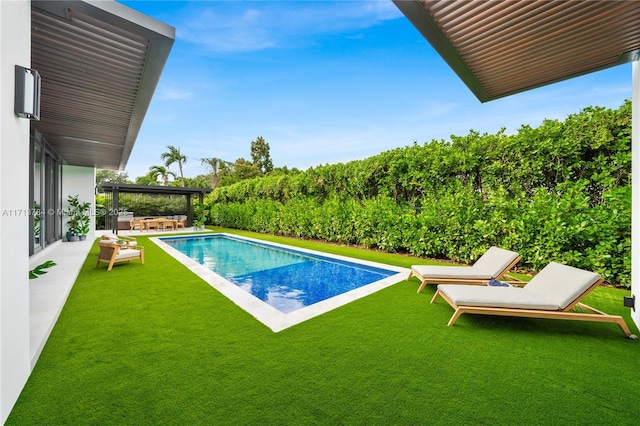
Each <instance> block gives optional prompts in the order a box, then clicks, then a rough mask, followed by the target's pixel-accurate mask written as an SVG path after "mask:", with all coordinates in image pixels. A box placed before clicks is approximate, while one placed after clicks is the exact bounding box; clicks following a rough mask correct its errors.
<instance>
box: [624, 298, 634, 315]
mask: <svg viewBox="0 0 640 426" xmlns="http://www.w3.org/2000/svg"><path fill="white" fill-rule="evenodd" d="M624 306H625V307H627V308H633V312H635V311H636V296H632V297H625V298H624Z"/></svg>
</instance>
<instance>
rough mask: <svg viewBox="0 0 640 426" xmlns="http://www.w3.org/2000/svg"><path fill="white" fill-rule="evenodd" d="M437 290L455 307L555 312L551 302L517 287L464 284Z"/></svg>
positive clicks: (555, 305) (443, 286) (554, 304)
mask: <svg viewBox="0 0 640 426" xmlns="http://www.w3.org/2000/svg"><path fill="white" fill-rule="evenodd" d="M438 290H439V291H440V292H441V293H442V294H444V295H445V296H446V297H447V298H448V299H449V300H451V301H452V302H453V303H454V304H455V305H456V306H483V307H489V308H515V309H543V310H548V311H557V310H558V309H559V306H558V305H557V304H556V303H553V301H550V300H549V299H546V298H544V297H542V296H539V295H537V294H535V293H531V292H528V291H526V290H525V289H524V288H518V287H489V286H487V287H484V286H478V285H466V284H440V285H439V286H438Z"/></svg>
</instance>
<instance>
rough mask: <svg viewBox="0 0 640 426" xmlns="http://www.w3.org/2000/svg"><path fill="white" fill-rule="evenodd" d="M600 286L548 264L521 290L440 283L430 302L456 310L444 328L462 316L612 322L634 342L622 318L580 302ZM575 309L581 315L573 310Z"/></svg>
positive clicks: (594, 278) (587, 275)
mask: <svg viewBox="0 0 640 426" xmlns="http://www.w3.org/2000/svg"><path fill="white" fill-rule="evenodd" d="M601 283H602V278H600V275H598V274H596V273H594V272H590V271H585V270H583V269H578V268H574V267H572V266H567V265H562V264H560V263H555V262H551V263H549V264H548V265H547V266H545V267H544V268H543V269H542V270H541V271H540V272H539V273H538V274H537V275H536V276H535V277H533V278H532V279H531V281H529V283H527V285H525V286H524V287H494V286H477V285H464V284H441V285H439V286H438V290H437V291H436V294H435V295H434V296H433V299H431V303H434V302H435V301H436V299H437V298H438V297H442V298H443V299H444V300H446V301H447V303H449V305H451V307H453V308H454V309H455V312H454V313H453V316H452V317H451V319H450V320H449V323H448V324H447V325H453V324H454V323H455V322H456V320H457V319H458V318H459V317H460V315H462V314H464V313H469V314H482V315H502V316H514V317H530V318H551V319H565V320H576V321H595V322H612V323H616V324H618V325H619V326H620V328H621V329H622V331H623V332H624V334H625V335H626V336H627V337H629V338H632V339H635V338H636V336H635V335H633V334H631V332H630V331H629V327H627V324H626V323H625V322H624V319H623V318H622V317H621V316H618V315H609V314H606V313H604V312H601V311H599V310H597V309H594V308H592V307H590V306H587V305H585V304H584V303H581V302H580V300H582V298H584V297H585V296H586V295H587V294H588V293H589V292H590V291H591V290H593V289H594V288H595V287H597V286H598V285H600V284H601ZM576 307H579V308H581V310H582V312H577V311H575V310H574V309H575V308H576ZM584 311H589V312H590V313H586V312H584Z"/></svg>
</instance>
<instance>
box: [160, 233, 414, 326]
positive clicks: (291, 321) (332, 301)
mask: <svg viewBox="0 0 640 426" xmlns="http://www.w3.org/2000/svg"><path fill="white" fill-rule="evenodd" d="M205 235H207V236H210V235H224V236H227V237H232V238H238V239H244V240H247V241H251V242H257V243H261V244H267V245H273V246H276V247H280V248H285V249H288V250H297V251H300V252H303V253H308V254H312V255H316V256H324V257H328V258H331V259H336V260H342V261H347V262H352V263H357V264H361V265H367V266H372V267H376V268H382V269H387V270H391V271H396V272H397V274H394V275H391V276H389V277H387V278H384V279H382V280H379V281H376V282H373V283H371V284H367V285H364V286H362V287H358V288H356V289H353V290H350V291H348V292H346V293H342V294H339V295H337V296H334V297H331V298H329V299H326V300H323V301H321V302H318V303H314V304H313V305H309V306H305V307H304V308H300V309H297V310H295V311H292V312H289V313H287V314H285V313H282V312H280V311H279V310H278V309H276V308H274V307H272V306H270V305H268V304H267V303H266V302H263V301H262V300H260V299H258V298H257V297H255V296H253V295H252V294H250V293H248V292H247V291H245V290H243V289H242V288H240V287H238V286H237V285H235V284H234V283H232V282H230V281H228V280H226V279H225V278H223V277H222V276H220V275H218V274H216V273H215V272H213V271H211V270H210V269H209V268H207V267H206V266H204V265H201V264H200V263H198V262H196V261H195V260H193V259H191V258H190V257H189V256H187V255H185V254H183V253H181V252H180V251H178V250H177V249H175V248H173V247H171V246H170V245H169V244H167V243H165V242H164V241H162V239H161V238H188V237H177V236H176V237H170V236H164V237H152V238H149V240H150V241H152V242H153V243H154V244H156V245H157V246H158V247H160V248H161V249H163V250H164V251H165V252H167V253H168V254H169V255H171V256H172V257H173V258H175V259H176V260H177V261H178V262H180V263H181V264H183V265H184V266H186V267H187V268H188V269H189V270H190V271H191V272H193V273H194V274H196V275H197V276H199V277H200V278H201V279H202V280H204V281H205V282H206V283H208V284H209V285H210V286H211V287H213V288H214V289H216V290H218V291H219V292H220V293H222V294H223V295H224V296H226V297H227V298H228V299H229V300H231V301H232V302H233V303H235V304H236V305H237V306H239V307H240V308H242V309H243V310H245V311H246V312H248V313H249V314H250V315H251V316H253V317H254V318H256V319H257V320H258V321H260V322H261V323H263V324H264V325H266V326H267V327H269V328H270V329H271V330H272V331H274V332H275V333H277V332H279V331H282V330H284V329H287V328H289V327H292V326H294V325H296V324H300V323H301V322H304V321H307V320H310V319H311V318H315V317H317V316H319V315H322V314H324V313H326V312H329V311H331V310H333V309H336V308H339V307H340V306H344V305H346V304H348V303H350V302H353V301H355V300H357V299H360V298H362V297H365V296H368V295H370V294H373V293H375V292H377V291H379V290H382V289H383V288H386V287H389V286H391V285H393V284H397V283H399V282H401V281H404V280H406V279H407V277H408V276H409V271H410V270H409V269H408V268H401V267H399V266H394V265H388V264H384V263H378V262H371V261H368V260H362V259H356V258H353V257H347V256H340V255H335V254H331V253H326V252H322V251H316V250H310V249H305V248H300V247H294V246H289V245H286V244H280V243H274V242H271V241H264V240H259V239H255V238H250V237H244V236H238V235H233V234H228V233H224V232H216V233H210V234H205ZM205 235H202V236H205ZM189 237H198V236H197V235H191V236H189Z"/></svg>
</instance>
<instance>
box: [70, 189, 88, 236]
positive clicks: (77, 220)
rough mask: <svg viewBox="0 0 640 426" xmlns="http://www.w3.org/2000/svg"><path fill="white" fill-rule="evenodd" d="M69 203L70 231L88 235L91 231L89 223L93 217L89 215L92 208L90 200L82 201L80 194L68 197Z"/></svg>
mask: <svg viewBox="0 0 640 426" xmlns="http://www.w3.org/2000/svg"><path fill="white" fill-rule="evenodd" d="M67 202H68V203H69V211H68V215H69V220H68V221H67V223H68V224H69V232H70V233H71V235H86V234H88V233H89V230H90V229H89V224H90V223H91V218H90V217H89V210H90V209H91V203H89V202H88V201H85V202H84V203H83V202H80V200H79V195H75V196H71V195H69V196H68V197H67Z"/></svg>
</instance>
